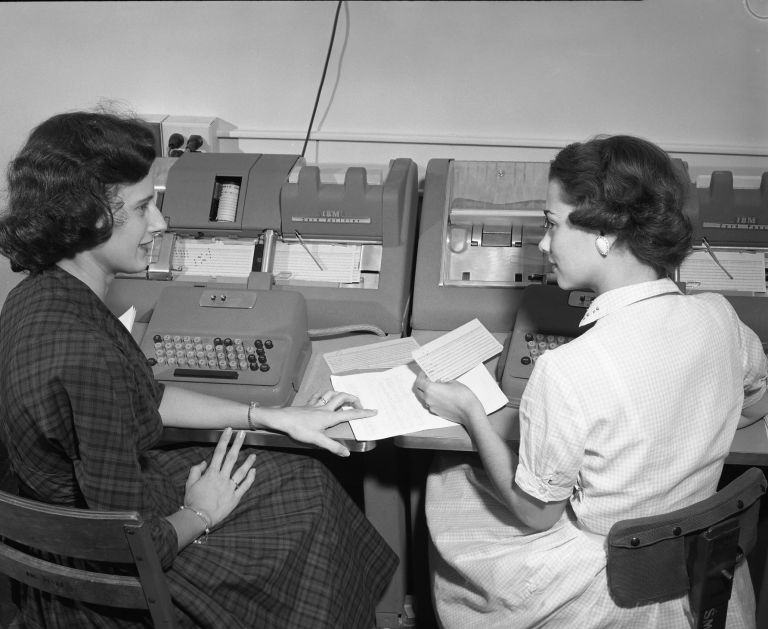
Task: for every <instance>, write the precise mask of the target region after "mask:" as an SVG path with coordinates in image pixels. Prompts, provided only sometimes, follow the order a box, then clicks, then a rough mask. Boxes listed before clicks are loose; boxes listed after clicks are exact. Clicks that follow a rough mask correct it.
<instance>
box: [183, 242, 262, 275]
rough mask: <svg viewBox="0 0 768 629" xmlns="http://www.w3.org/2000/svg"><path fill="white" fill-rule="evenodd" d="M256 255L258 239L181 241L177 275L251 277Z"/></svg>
mask: <svg viewBox="0 0 768 629" xmlns="http://www.w3.org/2000/svg"><path fill="white" fill-rule="evenodd" d="M255 251H256V240H255V239H238V240H221V239H218V238H201V239H196V238H177V239H176V244H175V245H174V248H173V270H174V274H175V275H180V276H184V275H194V276H199V275H202V276H210V277H248V275H249V274H250V273H251V270H252V269H253V256H254V253H255Z"/></svg>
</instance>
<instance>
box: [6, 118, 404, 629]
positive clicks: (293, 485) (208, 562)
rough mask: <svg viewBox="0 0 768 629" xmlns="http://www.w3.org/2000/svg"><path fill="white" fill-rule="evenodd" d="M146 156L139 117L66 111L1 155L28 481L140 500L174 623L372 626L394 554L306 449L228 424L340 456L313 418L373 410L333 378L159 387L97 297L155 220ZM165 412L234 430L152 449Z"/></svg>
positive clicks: (11, 381) (68, 623)
mask: <svg viewBox="0 0 768 629" xmlns="http://www.w3.org/2000/svg"><path fill="white" fill-rule="evenodd" d="M154 157H155V153H154V148H153V136H152V133H151V132H150V131H149V130H148V128H147V127H146V126H145V125H144V124H143V123H142V122H140V121H138V120H132V119H129V118H125V117H120V116H116V115H111V114H105V113H87V112H76V113H70V114H61V115H58V116H54V117H53V118H51V119H49V120H47V121H46V122H44V123H42V124H41V125H40V126H39V127H37V128H36V129H35V130H34V131H33V132H32V134H31V135H30V137H29V139H28V141H27V143H26V145H25V146H24V148H23V149H22V150H21V152H20V153H19V154H18V156H17V157H16V158H15V159H14V160H13V162H12V163H11V165H10V167H9V171H8V173H9V177H8V182H9V186H8V190H9V208H8V210H7V211H6V213H5V214H4V215H3V217H2V219H0V251H2V253H3V254H5V255H6V256H7V257H8V258H9V259H10V262H11V266H12V268H13V269H14V270H16V271H26V272H27V276H26V277H25V278H24V279H23V280H22V281H21V282H20V283H19V284H18V285H17V286H16V287H15V288H14V289H13V290H12V291H11V293H10V294H9V296H8V298H7V300H6V303H5V304H4V307H3V310H2V314H0V354H1V355H3V356H4V357H5V364H4V366H3V369H2V371H1V372H0V399H2V404H1V405H0V437H1V438H2V440H3V442H4V444H5V446H6V448H7V449H8V452H9V458H10V460H11V464H12V467H13V470H14V472H15V475H16V476H17V479H18V482H19V486H20V488H21V492H22V494H24V495H26V496H28V497H31V498H34V499H37V500H40V501H43V502H49V503H53V504H60V505H69V506H75V507H81V508H92V509H107V510H108V509H115V510H136V511H138V512H139V513H141V515H142V516H143V518H144V519H145V520H146V521H147V522H148V524H149V526H150V528H151V531H152V538H153V540H154V542H155V545H156V548H157V551H158V554H159V556H160V559H161V562H162V565H163V567H164V569H165V571H166V576H167V579H168V583H169V587H170V590H171V595H172V597H173V602H174V606H175V610H176V615H177V619H178V622H179V625H180V626H182V627H211V628H213V627H227V628H230V627H231V628H237V627H242V628H259V629H261V628H264V629H266V628H274V629H288V628H293V627H296V628H305V627H306V628H313V629H314V628H316V627H326V628H328V629H331V628H334V629H336V628H340V627H349V628H354V629H358V628H360V629H370V627H371V626H372V625H373V623H374V608H375V605H376V602H377V600H378V598H379V597H380V595H381V593H382V592H383V590H384V588H385V587H386V585H387V583H388V582H389V579H390V578H391V575H392V573H393V571H394V568H395V565H396V562H397V559H396V557H395V555H394V553H393V552H392V550H391V549H390V548H389V547H388V546H387V545H386V544H385V543H384V541H383V540H382V539H381V538H380V536H379V535H378V534H377V533H376V531H375V530H374V529H373V527H372V526H371V525H370V523H369V522H368V521H367V520H366V519H365V517H364V516H363V515H362V513H361V512H360V510H359V508H358V507H357V506H356V505H355V504H354V503H353V502H352V501H351V500H350V498H349V497H348V496H347V494H346V493H345V491H344V490H343V489H342V488H341V487H340V486H339V484H338V483H337V482H336V480H335V479H334V477H333V476H332V475H331V474H330V473H329V472H328V471H327V469H326V468H325V467H324V466H323V465H322V464H320V463H318V462H317V460H316V459H314V458H312V457H309V456H301V455H294V454H286V453H281V452H276V451H267V450H248V451H246V450H242V451H241V446H242V443H243V434H244V433H243V432H242V430H238V429H245V428H248V427H249V424H250V425H251V426H253V427H258V428H266V429H271V430H278V431H281V432H284V433H286V434H288V435H290V436H291V437H293V438H294V439H296V440H298V441H302V442H306V443H309V444H313V445H316V446H319V447H322V448H325V449H327V450H329V451H331V452H333V453H335V454H337V455H341V456H346V455H348V454H349V452H348V451H347V450H346V449H345V448H344V447H343V446H342V445H341V444H339V443H338V442H336V441H333V440H330V439H328V438H327V437H326V436H325V435H324V430H325V429H326V428H328V427H330V426H333V425H335V424H337V423H340V422H342V421H347V420H349V419H353V418H360V417H366V416H369V415H370V414H372V412H371V411H366V410H363V409H361V408H359V403H358V402H357V400H356V399H355V398H353V397H352V396H349V395H346V394H343V393H332V392H326V393H325V394H324V396H323V397H322V398H321V397H320V396H319V395H318V396H315V397H314V398H312V399H311V400H310V403H309V404H308V405H307V406H306V407H300V408H284V409H267V408H263V409H262V408H250V407H249V405H247V404H242V403H239V402H233V401H229V400H223V399H218V398H214V397H211V396H206V395H203V394H199V393H196V392H193V391H186V390H181V389H178V388H174V387H171V386H167V387H165V386H163V385H162V384H161V383H158V382H156V381H155V380H154V378H153V374H152V371H151V368H150V367H149V366H148V365H147V361H146V358H145V357H144V355H143V354H142V352H141V351H140V349H139V347H138V345H137V344H136V343H135V341H134V340H133V338H132V337H131V335H130V334H129V333H128V331H127V330H126V328H125V327H124V326H123V324H122V323H121V322H120V321H119V320H118V319H117V318H115V316H114V315H113V314H112V313H111V312H110V311H109V309H108V308H107V307H106V306H105V304H104V297H105V294H106V291H107V289H108V287H109V283H110V281H111V279H112V278H113V277H114V276H115V274H116V273H120V272H123V273H133V272H138V271H141V270H143V269H144V268H145V267H146V266H147V263H148V259H149V253H150V249H151V244H152V240H153V238H154V237H155V236H156V235H157V234H159V233H160V232H162V231H163V230H164V229H165V221H164V220H163V217H162V216H161V214H160V212H159V211H158V209H157V207H156V206H155V204H154V201H153V192H154V190H153V182H152V179H151V177H150V167H151V166H152V163H153V159H154ZM344 405H347V406H351V407H352V408H350V409H349V410H341V406H344ZM164 425H174V426H189V427H200V428H203V427H208V428H223V427H231V428H233V429H235V430H234V431H233V430H230V429H227V430H225V431H224V433H223V435H222V438H221V440H220V442H219V443H218V445H216V447H215V448H213V447H165V448H163V447H160V440H161V436H162V430H163V426H164ZM193 542H197V543H193ZM21 607H22V618H21V619H22V620H23V622H24V623H25V626H26V627H48V628H50V627H62V628H63V627H66V628H71V627H79V628H80V627H89V626H92V627H139V626H146V624H147V616H146V615H144V614H133V613H126V612H125V611H120V610H116V609H109V608H103V607H95V606H91V605H84V604H78V603H75V602H73V601H69V600H65V599H61V598H57V597H52V596H49V595H47V594H44V593H41V592H39V591H36V590H33V589H25V590H23V591H22V592H21Z"/></svg>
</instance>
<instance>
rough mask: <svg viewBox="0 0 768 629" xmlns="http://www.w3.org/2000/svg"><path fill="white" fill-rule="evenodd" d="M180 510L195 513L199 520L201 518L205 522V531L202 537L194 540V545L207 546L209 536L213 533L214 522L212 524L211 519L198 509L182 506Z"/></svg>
mask: <svg viewBox="0 0 768 629" xmlns="http://www.w3.org/2000/svg"><path fill="white" fill-rule="evenodd" d="M179 509H186V510H187V511H191V512H192V513H194V514H195V515H196V516H197V517H198V518H200V519H201V520H202V521H203V524H205V530H204V531H203V532H202V533H201V534H200V537H198V538H197V539H195V540H193V542H192V543H193V544H205V542H207V541H208V534H209V533H210V532H211V527H212V526H213V522H211V519H210V518H209V517H208V516H207V515H206V514H205V513H203V512H202V511H198V510H197V509H195V508H193V507H190V506H187V505H181V506H180V507H179Z"/></svg>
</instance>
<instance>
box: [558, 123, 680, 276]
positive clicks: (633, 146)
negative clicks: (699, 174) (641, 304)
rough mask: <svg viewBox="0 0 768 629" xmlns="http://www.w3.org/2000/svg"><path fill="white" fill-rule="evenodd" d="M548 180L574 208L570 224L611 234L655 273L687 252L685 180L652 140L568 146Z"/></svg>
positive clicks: (617, 139)
mask: <svg viewBox="0 0 768 629" xmlns="http://www.w3.org/2000/svg"><path fill="white" fill-rule="evenodd" d="M549 179H550V181H552V180H556V181H557V182H559V183H560V186H561V191H562V192H561V194H562V200H563V201H564V202H565V203H567V204H569V205H572V206H574V210H573V211H572V212H571V213H570V215H569V216H568V219H569V220H570V222H571V223H572V224H573V225H576V226H578V227H582V228H584V229H589V230H594V231H599V232H601V233H605V234H613V235H615V236H616V243H617V244H618V245H623V246H625V247H627V248H628V249H629V250H630V251H631V252H632V253H633V254H634V255H635V257H637V258H638V259H639V260H640V261H642V262H644V263H645V264H648V265H649V266H651V267H652V268H653V269H655V270H656V272H657V273H658V275H659V277H663V276H665V275H669V274H671V273H672V272H673V271H674V269H675V268H676V267H678V266H679V265H680V264H681V263H682V261H683V260H684V259H685V257H686V256H687V255H688V253H689V252H690V250H691V246H692V227H691V222H690V219H689V218H688V216H687V215H686V214H685V213H684V212H683V207H684V205H685V201H686V198H687V195H688V193H689V183H688V179H687V176H686V174H685V172H684V169H683V168H682V167H676V166H675V163H674V162H673V161H672V160H671V159H670V158H669V156H668V155H667V154H666V153H665V152H664V151H663V150H662V149H661V148H659V147H658V146H656V145H655V144H652V143H651V142H648V141H647V140H643V139H641V138H636V137H632V136H627V135H616V136H609V137H598V138H594V139H592V140H589V141H588V142H583V143H581V142H577V143H575V144H570V145H569V146H566V147H565V148H564V149H563V150H562V151H560V152H559V153H558V154H557V156H556V157H555V159H554V160H553V161H552V163H551V165H550V170H549Z"/></svg>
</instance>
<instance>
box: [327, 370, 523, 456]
mask: <svg viewBox="0 0 768 629" xmlns="http://www.w3.org/2000/svg"><path fill="white" fill-rule="evenodd" d="M415 380H416V373H415V372H414V371H413V369H411V368H410V367H408V366H406V365H401V366H399V367H393V368H392V369H388V370H387V371H378V372H369V373H356V374H349V375H332V376H331V382H332V383H333V388H334V389H336V390H337V391H345V392H347V393H351V394H352V395H355V396H357V397H358V398H360V402H361V403H362V405H363V407H365V408H375V409H376V410H377V411H378V414H377V415H376V416H374V417H367V418H365V419H353V420H352V421H350V422H349V425H350V426H351V427H352V432H353V433H354V435H355V439H357V440H358V441H375V440H376V439H386V438H388V437H395V436H397V435H405V434H408V433H411V432H417V431H419V430H429V429H430V428H445V427H447V426H455V425H456V424H455V423H454V422H452V421H450V420H447V419H444V418H442V417H438V416H437V415H435V414H433V413H431V412H430V411H428V410H427V409H426V408H425V407H424V406H423V405H422V403H421V402H420V401H419V399H418V398H417V397H416V394H415V393H414V392H413V383H414V381H415ZM458 380H459V382H463V383H464V384H465V385H466V386H468V387H469V388H470V389H471V390H472V391H473V393H474V394H475V395H477V397H478V398H479V399H480V401H481V402H482V404H483V408H484V410H485V412H486V413H492V412H494V411H496V410H498V409H500V408H501V407H502V406H504V405H505V404H506V403H507V401H508V400H507V397H506V396H505V395H504V393H502V391H501V389H500V388H499V386H498V385H497V384H496V382H495V380H494V379H493V377H492V376H491V374H490V373H489V372H488V370H487V369H486V368H485V366H484V365H482V364H481V365H478V366H477V367H476V368H474V369H471V370H470V371H469V372H467V373H466V374H464V375H463V376H461V377H460V378H458Z"/></svg>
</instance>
